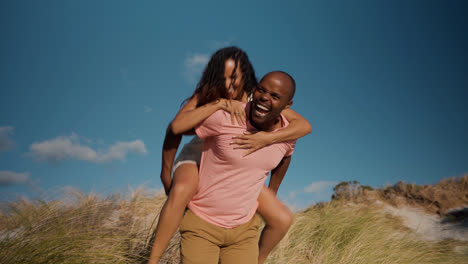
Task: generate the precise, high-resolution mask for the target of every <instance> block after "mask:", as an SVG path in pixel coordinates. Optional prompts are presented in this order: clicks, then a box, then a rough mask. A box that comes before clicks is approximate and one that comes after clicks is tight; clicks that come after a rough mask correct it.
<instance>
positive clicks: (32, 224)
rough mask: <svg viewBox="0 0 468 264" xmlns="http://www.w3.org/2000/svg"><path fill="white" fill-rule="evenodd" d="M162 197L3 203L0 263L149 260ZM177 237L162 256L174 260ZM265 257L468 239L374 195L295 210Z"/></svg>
mask: <svg viewBox="0 0 468 264" xmlns="http://www.w3.org/2000/svg"><path fill="white" fill-rule="evenodd" d="M164 200H165V197H163V196H154V195H148V194H145V192H144V191H137V192H135V193H133V194H131V195H126V196H121V195H114V196H109V197H100V196H98V195H95V194H83V193H81V192H73V193H68V194H67V195H66V198H65V199H59V200H53V201H41V200H33V201H28V200H25V199H20V200H18V201H15V202H10V203H6V204H3V205H2V210H1V211H0V263H2V264H10V263H54V264H55V263H72V264H73V263H103V264H105V263H113V264H114V263H146V260H147V258H148V257H149V250H150V245H151V243H152V240H151V236H152V234H153V231H154V227H155V224H156V219H157V215H158V213H159V210H160V209H161V206H162V204H163V203H164ZM178 243H179V236H178V235H176V236H175V237H174V238H173V240H172V241H171V243H170V246H169V248H168V250H167V251H166V253H165V254H164V256H163V259H162V261H161V263H171V264H172V263H179V248H178ZM267 263H271V264H272V263H294V264H300V263H323V264H327V263H334V264H341V263H343V264H344V263H347V264H353V263H366V264H367V263H405V264H407V263H468V245H467V243H461V242H457V241H441V242H429V241H425V240H423V239H421V238H419V237H418V236H416V235H415V234H414V233H413V232H412V231H411V230H409V229H407V228H405V227H403V225H402V224H401V222H400V220H399V219H397V218H394V217H392V216H390V215H388V214H385V213H384V211H383V210H382V209H381V208H380V207H379V206H378V205H375V204H372V203H362V204H353V203H349V202H345V201H332V202H330V203H325V204H321V205H317V206H314V207H311V208H309V209H307V210H304V211H302V212H299V213H296V215H295V221H294V224H293V226H292V228H291V230H290V232H289V233H288V235H287V236H286V238H285V239H283V241H282V242H281V243H280V245H279V246H278V247H277V248H276V249H275V250H274V251H273V252H272V254H271V256H270V257H269V258H268V260H267Z"/></svg>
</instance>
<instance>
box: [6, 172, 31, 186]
mask: <svg viewBox="0 0 468 264" xmlns="http://www.w3.org/2000/svg"><path fill="white" fill-rule="evenodd" d="M29 175H30V173H29V172H23V173H17V172H13V171H0V186H2V185H3V186H5V185H13V184H25V183H28V182H29Z"/></svg>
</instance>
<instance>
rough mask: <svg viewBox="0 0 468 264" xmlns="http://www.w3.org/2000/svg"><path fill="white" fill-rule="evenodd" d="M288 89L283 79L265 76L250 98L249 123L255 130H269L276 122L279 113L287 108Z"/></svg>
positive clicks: (288, 103) (288, 102)
mask: <svg viewBox="0 0 468 264" xmlns="http://www.w3.org/2000/svg"><path fill="white" fill-rule="evenodd" d="M291 103H292V101H291V100H290V89H289V88H288V87H287V85H286V84H285V81H284V78H283V80H282V79H281V78H275V76H271V75H270V76H265V77H264V78H263V79H262V81H261V82H260V83H259V85H258V86H257V88H256V89H255V91H254V94H253V96H252V105H251V108H250V121H251V123H252V125H254V126H255V127H256V128H257V129H260V130H269V129H270V128H271V127H272V126H273V125H274V124H275V123H276V121H277V120H278V117H279V116H280V113H281V111H283V109H284V108H287V107H289V105H291Z"/></svg>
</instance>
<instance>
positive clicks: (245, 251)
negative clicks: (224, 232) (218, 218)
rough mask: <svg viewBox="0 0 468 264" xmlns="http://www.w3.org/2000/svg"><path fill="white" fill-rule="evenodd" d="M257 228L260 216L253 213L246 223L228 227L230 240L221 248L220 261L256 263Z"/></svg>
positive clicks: (242, 263)
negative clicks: (231, 227)
mask: <svg viewBox="0 0 468 264" xmlns="http://www.w3.org/2000/svg"><path fill="white" fill-rule="evenodd" d="M258 228H260V217H259V216H258V215H254V217H252V219H251V220H250V221H249V222H248V223H245V224H243V225H240V226H238V227H235V228H233V229H229V230H228V232H230V236H231V237H232V241H229V245H226V246H225V247H222V248H221V253H220V263H221V264H239V263H241V264H257V260H258Z"/></svg>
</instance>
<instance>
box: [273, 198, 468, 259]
mask: <svg viewBox="0 0 468 264" xmlns="http://www.w3.org/2000/svg"><path fill="white" fill-rule="evenodd" d="M460 248H461V249H462V251H461V252H460ZM457 250H458V252H456V251H457ZM457 261H459V262H458V263H468V247H467V244H466V243H465V244H463V243H459V242H456V241H443V242H437V243H435V242H429V241H424V240H422V239H421V238H419V237H417V236H416V235H415V234H414V233H412V231H411V230H408V229H407V228H405V227H403V225H402V223H401V221H400V219H397V218H394V217H392V216H390V215H388V214H385V213H384V210H382V209H381V207H380V206H379V205H376V204H358V205H356V204H353V203H347V202H345V201H332V202H330V203H325V204H322V205H320V206H315V207H311V208H309V209H307V210H305V211H303V212H300V213H297V214H296V216H295V221H294V224H293V226H292V227H291V229H290V231H289V233H288V234H287V237H286V238H285V239H283V241H281V243H280V245H279V246H278V247H277V248H276V249H275V251H274V252H273V253H272V254H271V256H270V257H269V259H268V261H267V263H291V264H292V263H294V264H300V263H322V264H327V263H333V264H341V263H343V264H344V263H346V264H354V263H356V264H357V263H382V264H385V263H401V264H407V263H418V264H423V263H457Z"/></svg>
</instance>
